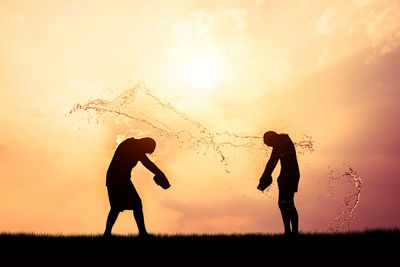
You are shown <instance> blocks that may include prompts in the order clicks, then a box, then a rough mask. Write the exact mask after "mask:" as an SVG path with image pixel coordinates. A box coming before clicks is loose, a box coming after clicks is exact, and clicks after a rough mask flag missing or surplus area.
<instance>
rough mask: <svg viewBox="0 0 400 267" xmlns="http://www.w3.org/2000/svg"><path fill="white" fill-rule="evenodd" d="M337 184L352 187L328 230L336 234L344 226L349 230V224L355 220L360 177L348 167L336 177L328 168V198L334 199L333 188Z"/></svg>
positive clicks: (360, 185)
mask: <svg viewBox="0 0 400 267" xmlns="http://www.w3.org/2000/svg"><path fill="white" fill-rule="evenodd" d="M338 184H342V185H343V184H347V185H350V186H351V187H352V189H351V190H350V192H347V193H346V194H345V197H344V200H343V205H342V208H341V210H340V212H339V214H338V215H337V216H336V217H335V218H334V221H333V225H332V226H330V227H329V228H328V230H329V231H330V232H338V231H340V230H341V229H342V227H343V226H344V225H347V228H349V227H350V226H349V223H350V221H351V220H352V219H354V218H355V215H354V211H355V209H356V208H357V206H358V204H359V202H360V196H361V190H362V180H361V177H360V175H359V174H358V173H357V172H356V171H355V170H354V169H353V168H352V167H351V166H350V165H348V166H347V169H346V170H345V171H344V172H343V173H342V174H340V175H336V174H335V171H334V170H333V169H332V168H331V167H329V187H328V190H329V191H330V192H329V193H330V196H331V197H332V198H335V192H334V191H335V189H334V188H335V186H337V185H338Z"/></svg>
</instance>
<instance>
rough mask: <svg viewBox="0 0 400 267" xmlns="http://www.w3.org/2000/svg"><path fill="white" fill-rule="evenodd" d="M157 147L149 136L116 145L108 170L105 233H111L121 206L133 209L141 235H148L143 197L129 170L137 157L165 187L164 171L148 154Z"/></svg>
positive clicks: (124, 208) (136, 160)
mask: <svg viewBox="0 0 400 267" xmlns="http://www.w3.org/2000/svg"><path fill="white" fill-rule="evenodd" d="M155 148H156V142H155V141H154V140H153V139H152V138H148V137H146V138H142V139H135V138H128V139H126V140H125V141H123V142H122V143H121V144H119V146H118V147H117V150H116V151H115V153H114V156H113V158H112V160H111V163H110V166H109V168H108V171H107V182H106V186H107V191H108V198H109V200H110V206H111V209H110V212H109V214H108V217H107V225H106V230H105V232H104V236H110V235H111V230H112V227H113V225H114V223H115V221H116V220H117V217H118V214H119V213H120V212H121V211H124V210H133V216H134V218H135V221H136V224H137V227H138V229H139V235H140V236H148V233H147V230H146V227H145V224H144V218H143V209H142V201H141V199H140V197H139V195H138V193H137V192H136V189H135V187H134V186H133V184H132V182H131V171H132V168H134V167H135V166H136V164H137V163H138V161H140V162H141V163H142V164H143V165H144V166H145V167H146V168H147V169H148V170H150V171H151V172H152V173H154V174H155V176H154V180H155V181H156V183H157V184H158V185H160V186H162V187H163V188H164V189H167V188H168V187H169V182H168V180H167V178H166V177H165V175H164V173H163V172H162V171H161V170H160V169H159V168H158V167H157V166H156V165H155V164H154V163H153V162H152V161H151V160H150V159H149V158H148V157H147V155H146V154H151V153H153V152H154V150H155Z"/></svg>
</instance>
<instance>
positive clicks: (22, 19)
mask: <svg viewBox="0 0 400 267" xmlns="http://www.w3.org/2000/svg"><path fill="white" fill-rule="evenodd" d="M14 20H15V21H16V22H17V23H21V24H22V23H25V22H26V18H25V16H24V15H22V14H17V15H15V16H14Z"/></svg>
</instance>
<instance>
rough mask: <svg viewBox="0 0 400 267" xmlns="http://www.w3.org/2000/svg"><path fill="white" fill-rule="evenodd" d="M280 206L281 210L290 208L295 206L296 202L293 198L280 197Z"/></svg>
mask: <svg viewBox="0 0 400 267" xmlns="http://www.w3.org/2000/svg"><path fill="white" fill-rule="evenodd" d="M278 206H279V208H280V209H281V210H290V209H292V208H294V202H293V200H288V199H280V200H279V201H278Z"/></svg>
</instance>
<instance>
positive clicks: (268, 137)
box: [264, 131, 279, 146]
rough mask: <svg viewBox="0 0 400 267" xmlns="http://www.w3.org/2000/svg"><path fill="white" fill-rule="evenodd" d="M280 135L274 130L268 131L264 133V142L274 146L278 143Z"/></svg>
mask: <svg viewBox="0 0 400 267" xmlns="http://www.w3.org/2000/svg"><path fill="white" fill-rule="evenodd" d="M278 137H279V135H278V134H277V133H276V132H274V131H268V132H266V133H265V134H264V144H266V145H267V146H274V145H275V144H276V143H277V139H278Z"/></svg>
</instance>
